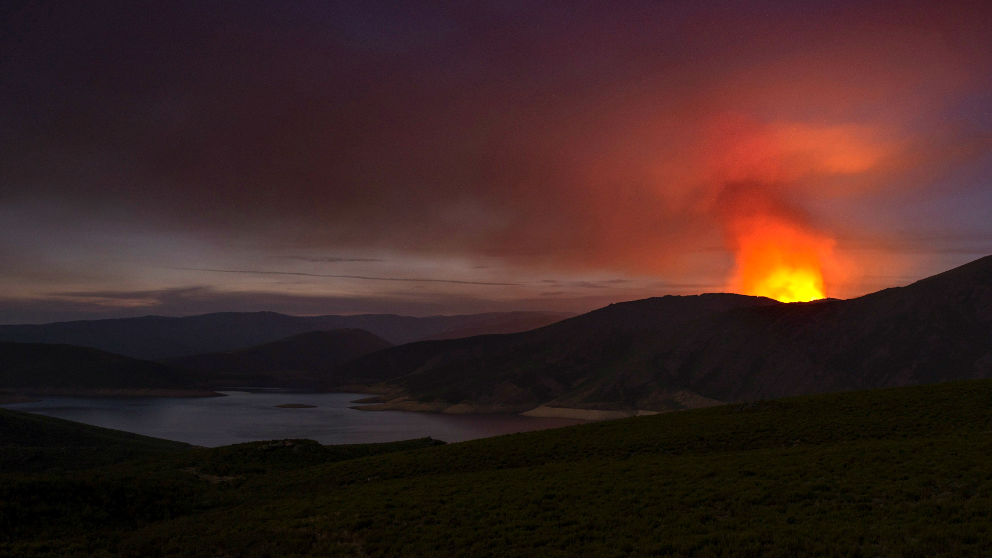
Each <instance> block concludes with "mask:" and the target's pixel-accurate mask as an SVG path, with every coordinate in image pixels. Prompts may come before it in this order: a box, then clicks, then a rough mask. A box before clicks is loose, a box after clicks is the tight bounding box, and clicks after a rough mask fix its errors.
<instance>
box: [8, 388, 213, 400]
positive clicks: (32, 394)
mask: <svg viewBox="0 0 992 558" xmlns="http://www.w3.org/2000/svg"><path fill="white" fill-rule="evenodd" d="M5 395H7V396H9V397H18V398H27V400H22V401H16V402H17V403H27V402H30V401H39V399H38V398H39V397H46V396H47V397H100V398H102V397H106V398H124V397H167V398H184V397H225V396H224V394H223V393H218V392H216V391H212V390H205V389H165V388H93V389H32V388H25V389H18V390H16V391H12V392H8V393H7V394H5ZM0 397H2V396H0ZM0 400H5V399H0ZM13 402H15V401H7V403H13Z"/></svg>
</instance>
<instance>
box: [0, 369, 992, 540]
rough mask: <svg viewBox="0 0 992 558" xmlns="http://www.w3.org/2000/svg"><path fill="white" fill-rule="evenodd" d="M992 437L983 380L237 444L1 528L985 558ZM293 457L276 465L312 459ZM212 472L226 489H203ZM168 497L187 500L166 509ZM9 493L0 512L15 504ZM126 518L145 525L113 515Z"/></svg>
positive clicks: (97, 534) (46, 533)
mask: <svg viewBox="0 0 992 558" xmlns="http://www.w3.org/2000/svg"><path fill="white" fill-rule="evenodd" d="M990 428H992V381H985V380H981V381H970V382H956V383H950V384H941V385H932V386H922V387H912V388H898V389H887V390H876V391H869V392H856V393H847V394H834V395H826V396H812V397H802V398H792V399H787V400H779V401H770V402H763V403H756V404H748V405H731V406H724V407H717V408H712V409H705V410H698V411H686V412H681V413H675V414H669V415H660V416H654V417H639V418H634V419H627V420H622V421H612V422H604V423H596V424H590V425H583V426H578V427H571V428H567V429H561V430H554V431H544V432H535V433H528V434H517V435H512V436H505V437H499V438H492V439H487V440H478V441H473V442H466V443H461V444H452V445H448V446H442V447H429V448H423V449H418V450H413V451H400V452H394V453H389V454H387V455H379V456H370V457H362V458H356V459H347V460H343V461H337V462H333V463H328V462H323V463H321V462H320V460H319V459H318V460H316V461H315V460H312V459H310V460H308V459H301V460H300V462H299V463H297V462H295V460H293V459H283V458H280V459H276V460H275V461H276V462H277V463H278V464H279V465H278V466H274V465H272V464H269V465H265V464H264V463H263V464H262V465H252V463H258V462H264V461H266V460H265V459H259V458H257V457H253V454H252V451H248V453H247V454H245V453H244V448H241V449H239V448H238V447H237V446H234V447H232V448H234V449H231V448H220V450H221V451H225V452H234V455H235V456H236V457H235V458H233V462H234V463H235V464H238V465H237V467H235V468H234V469H223V467H221V468H217V467H216V466H215V465H216V464H215V465H210V464H209V459H207V456H208V454H209V452H211V451H212V450H197V451H200V452H208V453H207V454H197V452H195V451H194V452H187V453H183V454H173V455H170V456H167V457H160V458H157V459H155V460H146V461H143V462H140V463H135V462H132V463H129V464H123V465H116V466H114V467H110V468H103V469H95V470H93V471H89V472H86V473H85V474H82V473H81V474H79V475H77V476H76V477H63V478H61V479H59V480H55V479H51V478H49V479H47V482H50V483H54V484H55V485H58V484H59V483H66V482H70V481H71V482H75V483H78V484H79V485H80V486H83V487H86V486H92V485H98V486H101V487H104V488H103V489H104V490H105V491H106V490H109V489H111V488H113V487H115V486H119V485H121V486H123V485H124V483H125V482H131V481H133V480H134V479H155V482H154V483H153V484H151V485H149V486H148V487H147V491H148V494H149V495H150V496H148V497H147V498H146V500H147V501H148V502H151V503H149V504H148V507H147V509H150V510H159V511H157V512H154V513H152V512H149V511H144V512H141V511H140V510H141V509H142V508H140V507H135V506H134V505H133V504H130V503H129V502H131V501H141V498H142V497H143V496H142V495H141V492H140V491H139V492H138V493H137V494H135V495H133V496H132V498H131V499H130V500H129V499H128V498H119V499H118V500H116V501H110V500H108V501H106V502H103V504H94V505H91V506H89V508H87V510H85V511H80V510H78V509H76V508H75V507H69V508H65V507H64V506H63V507H59V506H57V505H54V506H52V507H51V508H42V509H36V508H32V507H30V506H21V507H18V508H17V509H18V510H20V511H19V513H18V514H17V515H16V516H12V515H10V514H9V513H8V515H5V516H0V518H2V521H3V526H4V527H5V529H2V530H0V532H7V533H13V535H9V536H8V537H7V538H6V539H4V541H3V542H2V543H0V553H2V554H10V553H16V552H27V553H29V554H45V553H52V554H66V553H73V552H75V553H80V552H82V553H87V554H101V553H120V554H186V555H196V554H212V555H263V554H279V555H293V554H325V555H326V554H331V555H338V554H354V555H361V554H369V555H465V556H473V555H501V556H516V555H521V556H533V555H562V556H564V555H650V554H679V555H735V556H747V555H771V556H786V555H788V556H793V555H814V554H815V555H869V554H870V555H968V556H978V555H988V554H990V553H992V521H990V516H992V469H990V468H989V467H988V465H987V455H988V454H989V451H990V450H992V432H990ZM295 447H297V446H296V445H290V446H284V447H283V449H281V450H280V449H279V447H276V451H291V452H301V453H306V452H307V451H310V450H314V449H315V448H312V447H311V448H309V450H307V449H305V450H302V451H301V450H295V449H293V448H295ZM249 449H250V448H249ZM255 449H257V450H258V451H260V452H264V451H272V449H271V448H270V449H268V450H266V449H263V448H261V447H259V448H255ZM316 451H322V450H316ZM332 451H333V450H332ZM177 455H181V456H182V458H181V459H179V458H177ZM217 455H219V454H217ZM258 455H261V454H258ZM221 461H223V459H222V460H221ZM191 467H193V468H194V470H195V471H198V472H200V473H201V475H200V476H197V475H195V474H191V473H189V472H186V471H189V469H190V468H191ZM207 470H209V471H212V473H210V474H214V475H222V474H226V475H228V476H227V477H219V476H218V477H215V478H204V476H203V474H204V473H205V472H206V471H207ZM19 482H27V481H24V480H23V479H21V480H19V481H18V482H13V483H12V481H9V480H5V481H4V484H2V485H0V486H4V487H5V489H7V490H9V488H8V487H7V485H8V484H10V483H12V484H11V486H13V487H14V488H15V489H16V487H17V485H18V483H19ZM39 482H40V481H39ZM87 483H89V484H87ZM170 483H171V484H170ZM129 486H130V485H129ZM163 486H173V487H175V489H173V490H171V491H169V494H179V493H184V494H185V495H186V496H185V497H184V498H182V499H177V500H175V501H174V502H172V504H169V505H164V504H161V505H160V504H156V503H154V500H153V497H155V496H156V495H157V494H159V492H156V491H160V492H161V487H163ZM53 490H55V488H53ZM9 496H10V495H8V496H6V497H3V498H0V501H3V502H11V505H15V506H19V505H20V504H19V502H18V501H17V499H16V498H14V499H11V498H10V497H9ZM98 501H99V499H98ZM115 502H116V503H115ZM101 506H102V507H101ZM120 506H124V507H127V506H131V508H132V509H135V510H138V511H137V512H135V513H132V514H129V515H126V516H120V514H119V512H118V511H117V509H116V508H117V507H120ZM156 506H158V507H156ZM170 506H171V507H170ZM162 509H164V510H165V511H161V510H162ZM25 510H26V511H25ZM142 514H144V515H143V516H142ZM136 515H137V516H141V517H137V518H136ZM145 516H147V517H145ZM92 517H98V518H101V521H99V522H97V521H92V520H91V518H92ZM115 518H116V519H115Z"/></svg>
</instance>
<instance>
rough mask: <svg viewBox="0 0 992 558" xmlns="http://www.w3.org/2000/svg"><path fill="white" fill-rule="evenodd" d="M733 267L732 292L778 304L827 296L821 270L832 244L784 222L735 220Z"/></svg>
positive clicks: (756, 218)
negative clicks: (773, 300) (772, 300)
mask: <svg viewBox="0 0 992 558" xmlns="http://www.w3.org/2000/svg"><path fill="white" fill-rule="evenodd" d="M732 233H733V235H734V239H735V241H736V260H737V263H736V269H735V272H734V276H733V278H732V279H731V290H732V291H735V292H739V293H742V294H748V295H754V296H766V297H769V298H774V299H775V300H779V301H781V302H808V301H810V300H817V299H821V298H825V297H826V296H827V294H826V289H825V287H824V281H823V274H824V273H823V272H824V268H825V267H826V266H827V262H828V259H829V258H830V257H831V254H832V250H833V244H834V243H833V240H832V239H830V238H828V237H826V236H823V235H820V234H817V233H815V232H813V231H809V230H805V229H804V228H803V227H802V226H801V225H799V224H798V223H795V222H792V221H790V220H789V219H787V218H783V217H778V216H771V215H761V216H750V217H743V218H739V219H736V220H735V221H734V223H733V225H732Z"/></svg>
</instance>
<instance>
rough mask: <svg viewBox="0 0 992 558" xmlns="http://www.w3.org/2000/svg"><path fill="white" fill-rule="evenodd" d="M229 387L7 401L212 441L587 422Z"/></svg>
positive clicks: (358, 437) (485, 432)
mask: <svg viewBox="0 0 992 558" xmlns="http://www.w3.org/2000/svg"><path fill="white" fill-rule="evenodd" d="M223 393H224V394H225V395H226V397H195V398H167V397H133V398H85V397H44V398H43V399H42V400H41V401H36V402H31V403H16V404H9V405H4V406H3V407H4V408H6V409H12V410H18V411H27V412H31V413H38V414H42V415H47V416H52V417H58V418H63V419H67V420H74V421H77V422H82V423H86V424H92V425H96V426H102V427H104V428H113V429H116V430H124V431H126V432H135V433H138V434H144V435H146V436H154V437H156V438H166V439H169V440H178V441H181V442H188V443H190V444H195V445H198V446H208V447H213V446H223V445H228V444H237V443H241V442H251V441H256V440H278V439H284V438H309V439H311V440H316V441H318V442H320V443H322V444H364V443H372V442H392V441H397V440H408V439H411V438H423V437H426V436H430V437H431V438H434V439H437V440H444V441H445V442H462V441H465V440H473V439H476V438H487V437H490V436H499V435H501V434H512V433H514V432H528V431H531V430H543V429H547V428H557V427H561V426H569V425H573V424H578V423H580V422H581V421H577V420H571V419H558V418H535V417H522V416H519V415H442V414H433V413H411V412H402V411H357V410H355V409H350V408H349V407H350V406H352V405H354V403H352V401H354V400H355V399H360V398H362V397H367V395H363V394H357V393H288V392H247V391H225V392H223ZM280 405H283V407H280Z"/></svg>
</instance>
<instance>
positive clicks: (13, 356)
mask: <svg viewBox="0 0 992 558" xmlns="http://www.w3.org/2000/svg"><path fill="white" fill-rule="evenodd" d="M0 389H4V390H8V391H15V392H21V393H48V394H65V395H84V394H85V395H141V394H147V395H185V396H195V395H211V393H210V392H209V391H208V390H205V389H203V388H202V384H200V383H199V382H197V381H196V380H195V379H194V378H191V377H190V376H188V375H187V374H186V373H185V372H184V371H181V370H179V369H176V368H173V367H170V366H166V365H164V364H159V363H156V362H148V361H144V360H137V359H133V358H128V357H124V356H121V355H115V354H112V353H107V352H104V351H100V350H97V349H89V348H86V347H73V346H71V345H49V344H44V343H0Z"/></svg>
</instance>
